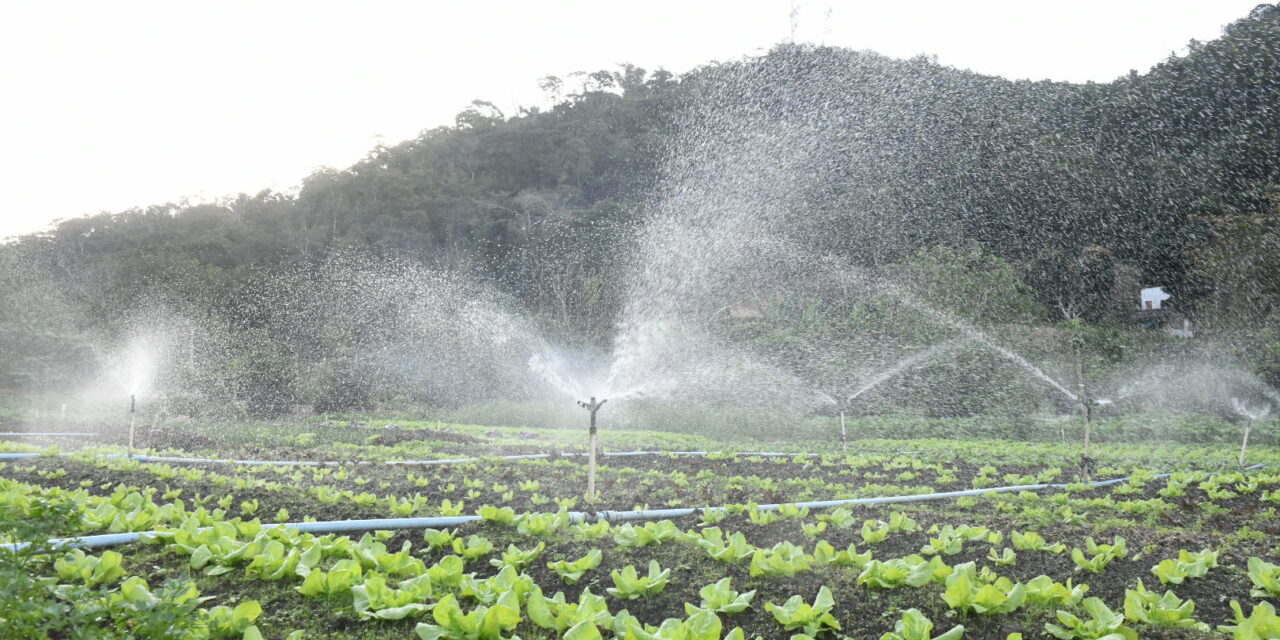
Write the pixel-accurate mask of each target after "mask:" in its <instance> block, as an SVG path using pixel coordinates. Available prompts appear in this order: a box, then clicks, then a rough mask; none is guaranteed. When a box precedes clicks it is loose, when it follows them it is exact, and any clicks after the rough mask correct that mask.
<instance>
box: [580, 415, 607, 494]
mask: <svg viewBox="0 0 1280 640" xmlns="http://www.w3.org/2000/svg"><path fill="white" fill-rule="evenodd" d="M606 402H608V400H601V401H599V402H596V397H595V396H591V401H590V402H583V401H581V400H579V401H578V406H579V407H582V408H583V409H586V410H587V412H588V413H590V414H591V430H590V432H589V433H590V447H591V448H590V450H589V451H588V452H587V502H588V503H591V504H595V501H596V412H597V411H599V410H600V407H602V406H604V403H606Z"/></svg>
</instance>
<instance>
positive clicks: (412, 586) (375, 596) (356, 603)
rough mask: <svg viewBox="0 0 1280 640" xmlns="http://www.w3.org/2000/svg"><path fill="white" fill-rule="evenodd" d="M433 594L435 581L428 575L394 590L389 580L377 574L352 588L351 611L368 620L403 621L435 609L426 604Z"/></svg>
mask: <svg viewBox="0 0 1280 640" xmlns="http://www.w3.org/2000/svg"><path fill="white" fill-rule="evenodd" d="M433 591H434V589H433V588H432V585H431V580H430V579H429V578H428V577H427V576H425V575H423V576H421V577H419V578H415V579H412V580H406V581H404V582H401V583H400V585H399V588H392V587H389V586H387V579H386V578H385V577H383V576H382V575H379V574H376V573H373V574H369V575H368V576H367V577H366V578H365V580H364V582H363V583H361V584H358V585H356V586H354V587H351V595H352V604H351V608H352V609H354V610H355V612H356V613H357V614H359V615H360V616H361V617H364V618H379V619H382V620H400V619H403V618H406V617H408V616H411V615H420V614H422V613H425V612H426V611H427V610H429V609H431V606H430V605H427V604H423V602H422V601H423V600H425V599H427V598H429V597H430V596H431V595H432V593H433Z"/></svg>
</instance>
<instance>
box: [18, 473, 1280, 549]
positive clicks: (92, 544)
mask: <svg viewBox="0 0 1280 640" xmlns="http://www.w3.org/2000/svg"><path fill="white" fill-rule="evenodd" d="M1264 466H1265V465H1262V464H1255V465H1251V466H1248V467H1245V470H1246V471H1248V470H1254V469H1261V468H1263V467H1264ZM1169 475H1170V474H1168V473H1160V474H1156V475H1155V476H1153V478H1167V477H1169ZM1128 480H1129V478H1128V477H1124V478H1112V479H1110V480H1099V481H1096V482H1090V483H1087V484H1086V486H1090V487H1107V486H1111V485H1115V484H1120V483H1122V482H1128ZM1067 486H1069V485H1067V484H1064V483H1054V484H1021V485H1012V486H1008V487H991V488H987V489H967V490H964V491H945V492H942V493H922V494H917V495H909V496H886V497H880V498H847V499H843V500H819V501H815V502H788V503H778V504H762V505H759V506H758V507H756V508H757V509H759V510H761V511H776V510H778V509H780V508H782V505H783V504H791V505H795V506H796V507H797V508H801V509H803V508H809V509H829V508H831V507H842V506H850V505H863V504H898V503H902V502H923V501H927V500H947V499H950V498H962V497H965V496H981V495H986V494H988V493H1009V492H1013V491H1042V490H1044V489H1062V488H1065V487H1067ZM718 508H723V507H684V508H679V509H644V510H639V511H597V512H595V513H594V514H590V513H584V512H581V511H570V512H569V517H570V519H572V521H573V522H587V521H591V520H595V521H597V522H598V521H601V520H604V521H608V522H626V521H629V520H667V519H670V518H683V517H685V516H691V515H694V514H696V513H699V512H702V511H707V510H709V509H718ZM543 515H552V514H543ZM477 520H480V516H446V517H438V518H377V519H372V520H327V521H324V522H287V523H279V524H264V525H262V528H263V529H273V528H275V527H286V528H289V529H297V530H298V531H302V532H304V533H349V532H353V531H373V530H377V529H384V530H402V529H428V528H435V527H456V526H459V525H463V524H467V523H470V522H475V521H477ZM202 530H204V529H202ZM157 533H159V532H156V531H147V532H134V533H109V534H104V535H96V536H79V537H75V538H56V539H53V540H50V541H49V545H50V546H51V547H53V548H54V549H62V548H85V549H93V548H98V547H114V546H118V545H122V544H130V543H133V542H137V541H138V540H139V539H141V538H142V536H144V535H155V534H157ZM27 544H28V543H25V542H22V543H8V544H0V549H4V550H6V551H11V552H15V551H20V550H22V549H24V548H26V547H27Z"/></svg>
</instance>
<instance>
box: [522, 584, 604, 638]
mask: <svg viewBox="0 0 1280 640" xmlns="http://www.w3.org/2000/svg"><path fill="white" fill-rule="evenodd" d="M525 608H526V612H527V614H528V616H529V621H530V622H533V623H534V624H536V625H538V626H539V627H542V628H543V629H551V630H554V631H555V632H556V633H559V634H562V635H563V636H564V637H566V638H568V637H570V636H569V635H567V633H566V632H569V631H570V630H571V629H576V631H574V632H573V633H574V634H575V636H576V637H581V638H587V637H595V638H598V637H600V635H599V628H600V627H603V628H608V627H609V626H610V625H612V624H613V616H612V615H610V613H609V605H608V603H607V602H605V599H604V598H602V597H600V596H597V595H595V594H593V593H591V590H590V589H584V590H583V591H582V594H581V595H579V596H578V601H577V602H565V599H564V594H563V593H557V594H556V595H555V597H552V598H548V597H546V596H544V595H542V590H541V589H539V588H538V587H537V586H534V588H533V590H532V591H531V592H530V593H529V596H528V602H527V604H526V605H525ZM588 626H589V627H590V629H588V628H587V627H588ZM592 631H594V632H595V633H594V635H593V634H592Z"/></svg>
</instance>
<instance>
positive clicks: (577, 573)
mask: <svg viewBox="0 0 1280 640" xmlns="http://www.w3.org/2000/svg"><path fill="white" fill-rule="evenodd" d="M603 558H604V554H603V553H602V552H601V551H600V550H599V549H592V550H591V551H588V552H587V555H585V556H583V557H581V558H578V559H577V560H574V561H573V562H566V561H564V560H557V561H555V562H549V563H547V567H548V568H550V569H551V570H552V571H555V572H556V573H557V574H559V576H560V579H561V580H564V583H565V584H577V583H578V581H579V580H581V579H582V576H584V575H586V573H587V572H588V571H590V570H592V569H594V568H596V567H598V566H600V561H601V560H602V559H603Z"/></svg>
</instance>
